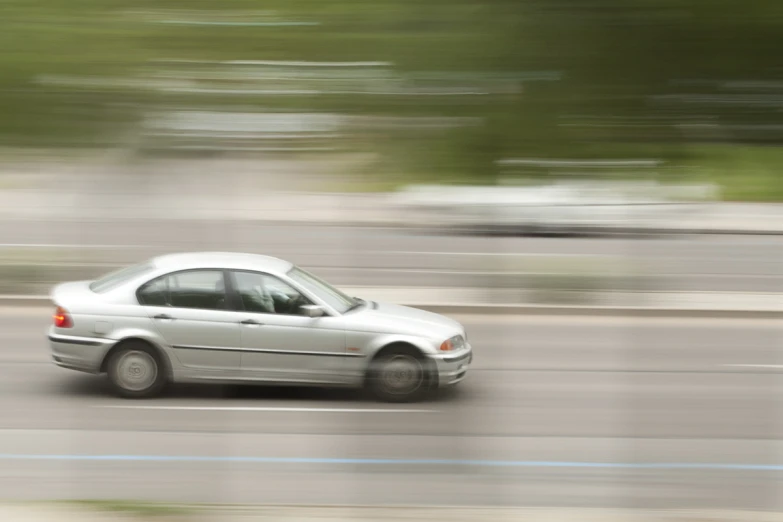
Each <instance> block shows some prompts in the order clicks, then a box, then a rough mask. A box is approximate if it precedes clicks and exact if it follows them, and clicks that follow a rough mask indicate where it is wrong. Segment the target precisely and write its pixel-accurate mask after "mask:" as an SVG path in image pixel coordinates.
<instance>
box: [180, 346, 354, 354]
mask: <svg viewBox="0 0 783 522" xmlns="http://www.w3.org/2000/svg"><path fill="white" fill-rule="evenodd" d="M172 348H174V349H175V350H205V351H219V352H242V353H269V354H277V355H308V356H316V357H365V355H364V354H362V353H351V352H345V353H343V352H339V353H336V352H308V351H287V350H267V349H264V348H220V347H219V346H196V345H184V344H175V345H173V346H172Z"/></svg>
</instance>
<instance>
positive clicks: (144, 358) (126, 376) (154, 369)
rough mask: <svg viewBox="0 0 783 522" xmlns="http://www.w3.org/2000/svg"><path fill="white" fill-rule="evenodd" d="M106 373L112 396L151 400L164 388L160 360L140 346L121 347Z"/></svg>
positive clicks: (146, 348)
mask: <svg viewBox="0 0 783 522" xmlns="http://www.w3.org/2000/svg"><path fill="white" fill-rule="evenodd" d="M107 373H108V375H109V382H110V383H111V386H112V389H113V390H114V392H115V393H116V394H117V395H119V396H121V397H125V398H129V399H143V398H148V397H153V396H155V395H157V394H159V393H160V392H161V390H162V389H163V387H164V386H165V384H166V375H165V369H164V366H163V364H162V363H161V360H160V356H159V355H158V353H157V352H156V351H155V349H154V348H152V347H151V346H149V345H147V344H146V343H142V342H130V343H127V344H124V345H122V346H121V347H120V348H119V349H117V350H116V351H115V352H114V353H112V354H111V355H110V357H109V361H108V364H107Z"/></svg>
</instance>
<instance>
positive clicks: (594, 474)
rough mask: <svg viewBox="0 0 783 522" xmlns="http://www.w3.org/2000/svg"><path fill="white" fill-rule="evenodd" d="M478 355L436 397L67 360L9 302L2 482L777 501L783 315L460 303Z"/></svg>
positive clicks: (47, 486)
mask: <svg viewBox="0 0 783 522" xmlns="http://www.w3.org/2000/svg"><path fill="white" fill-rule="evenodd" d="M459 319H460V320H462V321H463V322H464V324H465V325H466V326H467V328H468V332H469V335H470V337H471V341H472V343H473V345H474V348H475V361H474V367H473V368H472V370H471V373H470V374H469V377H468V379H467V380H466V381H464V382H463V383H461V384H460V386H459V387H458V388H456V389H455V390H453V391H449V392H445V393H442V394H440V396H439V397H437V398H435V399H433V400H431V401H428V402H426V403H421V404H414V405H406V406H395V405H386V404H377V403H374V402H371V401H369V400H367V399H366V398H365V397H363V396H362V395H361V394H360V393H355V392H350V391H327V390H317V389H295V388H292V389H276V388H223V387H214V386H213V387H210V386H176V387H172V388H171V389H170V390H169V392H168V394H167V395H166V396H165V397H163V398H161V399H157V400H153V401H123V400H119V399H115V398H113V397H111V396H110V395H108V394H107V391H106V387H105V383H104V381H103V379H101V378H98V377H93V376H89V375H82V374H79V373H75V372H71V371H68V370H63V369H59V368H56V367H55V366H53V365H52V364H51V363H50V362H49V355H48V353H47V346H46V342H45V338H44V335H43V330H44V328H45V326H46V323H47V322H48V311H47V310H38V309H17V310H10V309H5V310H0V332H2V333H1V334H0V335H2V343H0V346H1V348H0V412H2V415H0V498H4V499H21V498H23V499H51V498H115V499H116V498H127V499H147V500H161V501H183V502H193V501H196V502H221V503H222V502H232V503H233V502H239V503H267V502H269V503H292V504H346V503H347V504H377V503H382V504H440V505H468V504H478V505H547V506H600V507H657V508H705V507H706V508H746V509H761V510H767V509H770V510H772V509H780V508H781V505H780V504H781V499H783V494H781V493H783V491H782V490H781V486H782V485H783V484H782V483H781V477H783V443H782V442H781V440H780V439H781V435H783V424H782V423H781V418H782V417H781V413H783V409H782V408H781V406H782V405H781V400H780V396H781V391H783V354H782V353H781V347H783V324H781V323H780V322H779V321H763V320H720V321H714V320H685V319H682V320H678V319H612V318H596V319H588V318H564V317H535V318H522V317H503V318H497V317H494V318H493V317H479V316H465V317H459Z"/></svg>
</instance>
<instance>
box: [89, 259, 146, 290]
mask: <svg viewBox="0 0 783 522" xmlns="http://www.w3.org/2000/svg"><path fill="white" fill-rule="evenodd" d="M152 268H153V267H152V265H151V264H149V263H142V264H138V265H133V266H129V267H126V268H123V269H122V270H117V271H116V272H112V273H110V274H107V275H105V276H103V277H102V278H100V279H97V280H95V281H93V282H92V283H90V290H92V291H93V292H96V293H98V294H100V293H103V292H108V291H109V290H112V289H114V288H117V287H118V286H120V285H122V284H123V283H125V282H126V281H130V280H131V279H133V278H134V277H138V276H140V275H143V274H145V273H147V272H149V271H151V270H152Z"/></svg>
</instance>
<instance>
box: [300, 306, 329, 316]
mask: <svg viewBox="0 0 783 522" xmlns="http://www.w3.org/2000/svg"><path fill="white" fill-rule="evenodd" d="M299 310H301V312H302V315H304V316H305V317H321V316H322V315H324V309H323V308H321V307H320V306H318V305H302V306H300V307H299Z"/></svg>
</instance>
